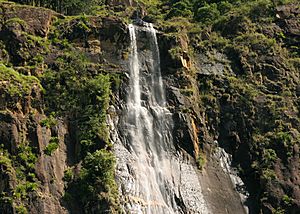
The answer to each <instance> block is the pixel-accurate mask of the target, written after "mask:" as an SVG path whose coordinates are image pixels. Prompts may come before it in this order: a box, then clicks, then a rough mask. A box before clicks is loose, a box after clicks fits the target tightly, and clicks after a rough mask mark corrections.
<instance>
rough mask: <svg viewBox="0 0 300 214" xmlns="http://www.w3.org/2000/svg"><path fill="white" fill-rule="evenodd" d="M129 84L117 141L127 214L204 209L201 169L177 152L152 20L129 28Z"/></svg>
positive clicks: (123, 203) (119, 179) (124, 207)
mask: <svg viewBox="0 0 300 214" xmlns="http://www.w3.org/2000/svg"><path fill="white" fill-rule="evenodd" d="M128 28H129V34H130V57H129V70H130V73H129V86H128V88H129V89H128V94H127V100H126V107H125V108H124V109H123V117H122V119H121V121H120V122H119V123H120V124H121V125H120V128H119V132H120V135H122V136H123V137H122V139H121V140H120V141H118V142H116V143H115V153H116V156H117V172H116V174H117V182H118V184H119V191H120V193H121V200H122V205H123V209H124V211H125V212H126V213H149V214H150V213H151V214H156V213H158V214H160V213H162V214H172V213H203V214H208V213H210V212H209V208H208V206H207V205H206V202H205V201H204V198H203V195H202V190H201V185H200V181H199V178H198V176H197V171H196V170H195V167H194V166H193V165H192V164H191V163H190V162H189V161H188V160H185V159H184V158H183V156H182V155H181V153H180V152H179V151H176V149H175V146H174V144H173V139H172V129H173V120H172V114H171V113H170V111H169V110H168V109H167V102H166V97H165V89H164V85H163V80H162V76H161V70H160V57H159V47H158V43H157V38H156V30H155V29H154V28H153V26H152V24H146V26H144V27H140V26H134V25H132V24H130V25H129V26H128Z"/></svg>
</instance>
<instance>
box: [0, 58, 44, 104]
mask: <svg viewBox="0 0 300 214" xmlns="http://www.w3.org/2000/svg"><path fill="white" fill-rule="evenodd" d="M0 80H1V82H2V85H1V88H2V90H4V93H3V94H2V96H5V95H6V96H10V97H18V98H21V97H23V96H26V95H29V94H30V92H31V90H32V88H33V87H34V86H35V85H36V86H38V87H40V88H42V87H41V86H40V84H39V80H38V79H37V78H36V77H34V76H25V75H23V74H20V73H18V72H17V71H15V70H14V69H12V68H9V67H6V66H5V65H4V64H2V63H0Z"/></svg>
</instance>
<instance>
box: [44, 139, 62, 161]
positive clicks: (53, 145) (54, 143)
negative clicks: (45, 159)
mask: <svg viewBox="0 0 300 214" xmlns="http://www.w3.org/2000/svg"><path fill="white" fill-rule="evenodd" d="M58 147H59V139H58V138H57V137H51V139H50V141H49V144H48V145H47V146H46V148H45V149H44V153H45V154H46V155H49V156H50V155H51V154H52V153H53V152H54V151H55V150H56V149H57V148H58Z"/></svg>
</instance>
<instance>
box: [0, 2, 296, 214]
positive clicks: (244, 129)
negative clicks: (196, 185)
mask: <svg viewBox="0 0 300 214" xmlns="http://www.w3.org/2000/svg"><path fill="white" fill-rule="evenodd" d="M118 2H119V1H110V5H111V6H112V7H113V6H114V7H116V8H119V7H118ZM121 2H123V3H124V5H123V6H122V7H126V6H135V4H136V2H132V1H121ZM140 6H141V5H139V7H140ZM142 7H143V5H142ZM144 9H145V10H146V9H147V8H142V9H141V8H140V10H142V11H144ZM256 9H257V8H256ZM116 10H117V9H116ZM117 12H118V11H117ZM251 12H252V13H254V12H260V13H262V14H263V13H264V11H261V10H258V11H251ZM124 13H125V15H126V17H125V18H124V17H123V16H124V14H122V16H117V15H116V14H110V15H107V14H104V15H98V16H85V15H81V16H74V17H69V16H64V15H61V14H59V13H56V12H54V11H52V10H48V9H45V8H38V7H30V6H24V5H18V4H14V3H11V2H6V1H4V2H0V92H1V93H0V95H1V96H0V104H1V105H0V144H1V146H0V168H1V171H0V178H1V179H0V191H1V195H0V212H1V213H26V212H27V213H51V214H52V213H119V212H120V209H121V208H120V204H121V205H122V201H121V202H120V197H119V196H118V189H117V186H116V183H115V181H114V170H115V169H114V166H115V158H114V155H113V152H114V150H113V143H114V140H115V139H116V138H117V137H118V131H117V126H118V122H119V117H120V114H121V109H122V108H123V107H124V104H125V98H126V94H127V90H128V81H129V79H128V72H129V68H128V56H129V52H130V48H129V42H130V41H129V32H128V29H127V22H128V19H127V17H128V16H134V14H135V13H136V12H134V10H132V11H125V12H124ZM128 13H129V14H128ZM142 14H143V15H144V20H152V19H153V17H151V14H150V15H147V13H146V12H145V13H142ZM262 14H261V16H262V17H263V15H262ZM299 21H300V9H299V4H297V3H295V4H287V5H283V6H278V7H276V10H274V14H272V19H271V20H258V18H257V17H254V16H253V15H251V13H250V15H249V16H244V15H243V14H238V15H237V14H232V15H230V14H229V15H228V16H227V17H226V20H221V21H220V22H218V23H215V24H214V25H213V26H206V27H202V28H201V29H195V26H194V25H191V24H190V23H188V22H186V20H184V19H182V20H181V19H178V20H175V21H174V20H173V21H172V22H159V21H157V22H156V23H155V25H156V28H157V30H158V43H159V49H160V56H161V71H162V76H163V81H164V83H165V85H166V91H167V95H166V96H167V102H168V105H167V106H168V109H169V111H170V112H172V115H173V120H174V124H175V126H174V130H173V138H174V144H175V147H176V149H177V150H178V151H180V152H182V154H183V155H184V158H186V159H188V160H189V161H190V162H191V163H193V164H194V165H197V166H198V168H199V171H198V172H197V173H198V177H199V182H200V183H201V186H202V187H203V188H204V197H205V199H206V200H207V201H208V203H209V204H210V207H211V210H212V211H213V213H243V212H245V209H246V210H249V213H299V212H300V190H299V188H300V187H299V186H300V183H299V181H300V178H299V176H300V173H299V168H300V166H299V137H300V136H299V125H300V124H299V102H298V97H299V95H300V86H299V68H300V61H299V48H298V46H299V43H300V33H299V29H300V26H299V23H300V22H299ZM143 43H145V44H147V41H146V38H145V41H143ZM145 69H147V68H145ZM184 206H185V205H182V207H184ZM245 207H246V208H245Z"/></svg>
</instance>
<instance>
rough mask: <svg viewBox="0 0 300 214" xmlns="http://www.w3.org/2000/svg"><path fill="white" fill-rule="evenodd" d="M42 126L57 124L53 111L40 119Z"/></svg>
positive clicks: (49, 126) (48, 126)
mask: <svg viewBox="0 0 300 214" xmlns="http://www.w3.org/2000/svg"><path fill="white" fill-rule="evenodd" d="M40 125H41V126H42V127H47V128H51V127H54V126H56V125H57V120H56V119H55V117H54V113H51V114H50V116H49V117H47V118H45V119H43V120H41V121H40Z"/></svg>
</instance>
